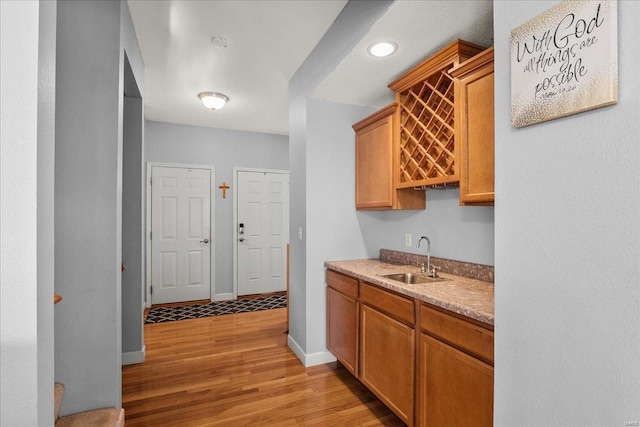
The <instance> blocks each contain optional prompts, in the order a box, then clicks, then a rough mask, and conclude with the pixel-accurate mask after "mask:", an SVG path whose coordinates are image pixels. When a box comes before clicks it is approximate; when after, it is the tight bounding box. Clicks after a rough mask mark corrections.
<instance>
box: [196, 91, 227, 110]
mask: <svg viewBox="0 0 640 427" xmlns="http://www.w3.org/2000/svg"><path fill="white" fill-rule="evenodd" d="M198 98H200V101H202V103H203V104H204V106H205V107H207V108H209V109H211V110H219V109H221V108H222V107H224V105H225V104H226V103H227V102H229V97H228V96H227V95H223V94H221V93H217V92H201V93H199V94H198Z"/></svg>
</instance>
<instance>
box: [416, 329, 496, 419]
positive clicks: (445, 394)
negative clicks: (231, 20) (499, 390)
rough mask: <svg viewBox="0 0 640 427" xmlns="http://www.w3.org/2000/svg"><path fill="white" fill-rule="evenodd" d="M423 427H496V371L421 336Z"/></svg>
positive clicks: (420, 385) (472, 358)
mask: <svg viewBox="0 0 640 427" xmlns="http://www.w3.org/2000/svg"><path fill="white" fill-rule="evenodd" d="M419 343H420V370H421V372H420V377H419V380H418V383H419V396H420V397H419V402H418V405H419V408H418V413H419V414H420V415H419V417H420V420H419V425H421V426H434V427H436V426H437V427H440V426H467V427H471V426H491V425H493V367H492V366H490V365H487V364H486V363H484V362H481V361H480V360H478V359H476V358H474V357H471V356H469V355H468V354H466V353H463V352H461V351H459V350H457V349H455V348H453V347H451V346H449V345H447V344H444V343H443V342H441V341H438V340H437V339H435V338H432V337H430V336H429V335H427V334H424V333H421V334H420V338H419Z"/></svg>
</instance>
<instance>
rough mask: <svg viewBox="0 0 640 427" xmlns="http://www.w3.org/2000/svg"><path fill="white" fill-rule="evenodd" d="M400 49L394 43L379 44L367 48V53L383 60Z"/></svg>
mask: <svg viewBox="0 0 640 427" xmlns="http://www.w3.org/2000/svg"><path fill="white" fill-rule="evenodd" d="M397 49H398V45H397V44H395V43H394V42H377V43H374V44H372V45H371V46H369V47H368V48H367V52H369V54H370V55H373V56H376V57H378V58H383V57H385V56H389V55H391V54H392V53H393V52H395V51H396V50H397Z"/></svg>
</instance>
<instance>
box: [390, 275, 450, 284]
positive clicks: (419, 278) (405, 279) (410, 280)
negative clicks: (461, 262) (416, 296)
mask: <svg viewBox="0 0 640 427" xmlns="http://www.w3.org/2000/svg"><path fill="white" fill-rule="evenodd" d="M382 277H386V278H387V279H391V280H395V281H397V282H402V283H406V284H408V285H415V284H417V283H434V282H442V281H444V280H448V279H445V278H444V277H429V276H427V275H423V274H414V273H395V274H386V275H383V276H382Z"/></svg>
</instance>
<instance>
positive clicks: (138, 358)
mask: <svg viewBox="0 0 640 427" xmlns="http://www.w3.org/2000/svg"><path fill="white" fill-rule="evenodd" d="M146 353H147V346H144V345H143V346H142V350H140V351H128V352H126V353H122V366H124V365H135V364H136V363H142V362H144V357H145V355H146Z"/></svg>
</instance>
